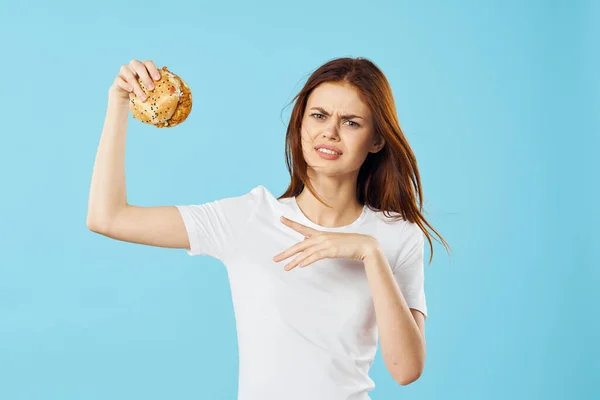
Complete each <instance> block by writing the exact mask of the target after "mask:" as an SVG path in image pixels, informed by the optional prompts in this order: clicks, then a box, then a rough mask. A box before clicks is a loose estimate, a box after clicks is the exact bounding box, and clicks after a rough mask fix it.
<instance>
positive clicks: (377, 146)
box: [371, 135, 385, 153]
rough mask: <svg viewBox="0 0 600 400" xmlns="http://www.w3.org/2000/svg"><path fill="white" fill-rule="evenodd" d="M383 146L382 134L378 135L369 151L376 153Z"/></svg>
mask: <svg viewBox="0 0 600 400" xmlns="http://www.w3.org/2000/svg"><path fill="white" fill-rule="evenodd" d="M383 146H385V139H384V138H383V136H381V135H379V136H378V137H377V139H376V140H375V142H374V143H373V146H372V147H371V152H373V153H378V152H379V151H380V150H381V149H383Z"/></svg>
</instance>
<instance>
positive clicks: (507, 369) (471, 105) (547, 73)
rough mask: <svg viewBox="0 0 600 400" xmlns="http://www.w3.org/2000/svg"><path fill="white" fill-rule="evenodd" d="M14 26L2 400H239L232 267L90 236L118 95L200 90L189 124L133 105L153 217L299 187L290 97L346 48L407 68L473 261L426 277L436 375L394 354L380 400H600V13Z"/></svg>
mask: <svg viewBox="0 0 600 400" xmlns="http://www.w3.org/2000/svg"><path fill="white" fill-rule="evenodd" d="M0 13H1V16H2V24H1V25H0V43H1V44H2V46H1V50H2V63H1V65H0V73H1V75H2V88H1V89H0V93H1V96H0V110H2V113H3V116H4V117H3V121H2V125H1V127H0V132H1V135H0V138H1V142H0V177H1V180H0V183H1V196H0V227H1V229H0V239H1V240H0V398H2V399H6V400H9V399H10V400H22V399H28V400H29V399H43V400H51V399H52V400H53V399H57V400H58V399H60V400H75V399H77V400H79V399H85V400H95V399H98V400H100V399H102V400H106V399H111V400H117V399H118V400H120V399H127V400H130V399H146V400H150V399H166V398H172V399H182V400H183V399H235V398H236V395H237V379H238V371H237V368H238V359H237V341H236V330H235V320H234V314H233V309H232V303H231V298H230V288H229V285H228V281H227V275H226V270H225V268H224V266H223V264H222V263H221V262H220V261H218V260H216V259H212V258H210V257H203V256H200V257H189V256H188V255H187V254H186V253H185V251H184V250H173V249H163V248H153V247H149V246H142V245H136V244H131V243H124V242H118V241H116V240H112V239H108V238H106V237H103V236H101V235H98V234H95V233H93V232H91V231H89V230H88V229H87V227H86V213H87V201H88V194H89V187H90V180H91V175H92V167H93V163H94V159H95V155H96V150H97V146H98V141H99V139H100V134H101V130H102V127H103V123H104V117H105V112H106V105H107V91H108V88H109V86H110V85H111V84H112V81H113V79H114V77H115V76H116V74H117V73H118V71H119V67H120V66H121V64H126V63H128V62H129V61H130V60H131V59H138V60H144V59H150V60H153V61H155V62H156V63H157V64H158V65H159V67H160V66H163V65H166V66H167V67H168V68H169V69H170V70H172V71H173V72H175V73H177V74H179V75H181V77H182V78H183V79H185V80H186V82H187V83H188V84H189V86H190V87H191V89H192V91H193V96H194V97H193V99H194V103H193V109H192V113H191V115H190V117H189V118H188V120H187V121H185V122H184V123H183V124H182V125H180V126H178V127H175V128H173V129H156V128H154V127H151V126H149V125H144V124H142V123H140V122H139V121H137V120H134V119H132V118H131V116H130V119H129V127H128V133H127V135H128V137H127V163H126V172H127V174H126V175H127V189H128V200H129V202H130V203H131V204H135V205H144V206H150V205H175V204H199V203H204V202H208V201H212V200H216V199H219V198H223V197H229V196H235V195H241V194H243V193H245V192H247V191H248V190H249V189H251V188H252V187H254V186H255V185H258V184H261V185H264V186H266V187H268V188H269V189H270V190H271V191H272V192H273V193H274V194H275V195H276V196H278V195H280V194H281V193H282V192H283V190H284V189H285V188H286V187H287V184H288V180H289V176H288V174H287V171H286V168H285V163H284V137H285V129H286V126H287V121H288V119H289V115H290V113H291V106H290V107H287V108H285V106H286V104H287V103H288V102H289V101H290V100H291V99H292V97H293V95H295V94H296V93H297V92H298V90H300V88H301V87H302V84H303V83H304V82H305V81H306V79H307V78H308V76H309V74H310V73H311V72H312V71H313V70H314V69H315V68H316V67H318V66H319V65H321V64H322V63H324V62H326V61H328V60H330V59H332V58H337V57H342V56H350V57H358V56H362V57H366V58H369V59H371V60H372V61H374V62H375V63H376V64H377V65H378V66H379V67H380V68H381V69H382V70H383V72H384V73H385V74H386V76H387V77H388V79H389V81H390V84H391V86H392V90H393V93H394V96H395V101H396V107H397V111H398V115H399V119H400V125H401V127H402V128H403V130H404V133H405V134H406V136H407V138H408V140H409V142H410V144H411V146H412V148H413V149H414V151H415V153H416V156H417V160H418V163H419V168H420V172H421V174H422V180H423V186H424V191H425V211H426V217H427V218H428V219H429V221H430V222H431V223H432V224H433V226H434V227H435V228H436V229H438V230H439V232H440V233H441V234H442V235H443V236H444V238H445V239H446V240H447V241H448V242H449V244H450V245H451V246H452V248H453V251H454V253H453V255H452V256H449V255H448V254H447V253H446V252H445V250H444V248H443V247H442V246H441V245H440V244H439V243H437V242H434V243H435V253H434V260H433V263H432V264H431V265H427V264H426V266H425V268H426V272H425V290H426V294H427V300H428V306H429V318H428V320H427V362H426V366H425V371H424V373H423V375H422V376H421V378H420V379H419V380H417V381H416V382H414V383H413V384H411V385H408V386H399V385H398V384H397V383H396V382H394V380H393V379H392V377H391V376H390V374H389V373H388V372H387V370H386V368H385V366H384V363H383V360H382V358H381V352H380V351H378V353H377V356H376V359H375V362H374V364H373V367H372V368H371V377H372V378H373V380H374V381H375V384H376V388H375V389H374V390H373V391H372V392H371V393H370V395H371V397H372V398H373V399H374V400H384V399H419V400H426V399H436V400H437V399H444V400H447V399H452V400H454V399H460V400H465V399H544V400H548V399H592V398H598V397H597V396H598V386H597V380H595V381H594V379H597V378H598V371H599V365H598V359H599V358H600V352H599V345H598V337H599V336H600V329H599V322H598V316H599V315H598V311H597V307H598V305H599V304H600V296H599V294H598V290H597V287H598V283H599V282H600V274H599V272H598V265H597V264H598V263H597V260H598V257H599V255H600V254H599V251H600V250H599V249H600V245H599V240H598V226H599V222H600V221H599V212H598V207H597V204H598V202H599V201H600V199H599V196H598V192H599V191H598V182H599V179H598V171H599V168H600V165H599V161H598V157H596V154H595V153H596V152H597V151H598V149H599V145H600V140H599V137H598V136H599V130H598V110H599V102H598V99H599V97H598V93H599V89H600V85H599V79H598V71H599V70H600V59H599V57H598V51H597V50H598V48H599V43H598V42H599V40H598V39H599V37H600V29H599V26H600V18H599V14H600V5H599V3H598V2H592V1H589V2H585V1H562V2H560V1H545V2H544V1H528V2H523V1H504V2H499V1H452V2H408V1H370V2H365V1H349V0H343V1H342V0H336V1H328V2H323V1H298V2H283V1H269V2H267V1H262V2H252V3H250V2H244V1H236V2H233V3H232V2H216V1H211V2H207V1H201V2H197V1H178V2H176V3H171V4H169V3H167V2H164V1H162V2H158V1H143V2H140V1H134V2H123V1H114V0H108V1H102V2H66V1H58V2H41V1H37V2H14V1H13V2H11V3H10V4H9V3H7V2H5V3H2V6H1V8H0ZM429 254H430V251H429V247H428V245H426V254H425V259H426V261H427V260H428V259H429ZM594 392H596V393H595V394H594Z"/></svg>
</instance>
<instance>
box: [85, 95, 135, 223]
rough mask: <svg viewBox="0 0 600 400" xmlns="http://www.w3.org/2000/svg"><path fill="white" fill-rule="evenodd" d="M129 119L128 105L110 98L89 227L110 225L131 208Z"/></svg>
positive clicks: (94, 185) (92, 183) (88, 218)
mask: <svg viewBox="0 0 600 400" xmlns="http://www.w3.org/2000/svg"><path fill="white" fill-rule="evenodd" d="M128 117H129V106H128V104H127V102H126V101H124V100H121V99H116V98H112V97H111V96H109V101H108V106H107V111H106V118H105V121H104V127H103V129H102V136H101V137H100V143H99V145H98V151H97V153H96V160H95V163H94V169H93V173H92V182H91V187H90V195H89V199H88V214H87V224H88V226H89V227H98V226H100V225H103V224H106V223H107V222H108V221H110V219H111V218H112V216H114V215H115V214H116V213H117V212H118V211H119V210H121V209H122V208H123V207H125V206H127V191H126V185H125V141H126V131H127V119H128Z"/></svg>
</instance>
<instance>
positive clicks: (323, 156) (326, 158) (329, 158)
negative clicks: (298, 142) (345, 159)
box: [315, 149, 341, 160]
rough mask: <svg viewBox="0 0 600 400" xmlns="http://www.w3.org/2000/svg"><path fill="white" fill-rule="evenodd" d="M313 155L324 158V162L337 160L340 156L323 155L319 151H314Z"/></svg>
mask: <svg viewBox="0 0 600 400" xmlns="http://www.w3.org/2000/svg"><path fill="white" fill-rule="evenodd" d="M315 153H317V154H318V155H319V157H321V158H324V159H325V160H337V159H338V158H340V157H341V154H340V155H338V154H327V153H323V152H320V151H319V150H316V149H315Z"/></svg>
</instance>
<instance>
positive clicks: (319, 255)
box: [298, 249, 327, 268]
mask: <svg viewBox="0 0 600 400" xmlns="http://www.w3.org/2000/svg"><path fill="white" fill-rule="evenodd" d="M323 258H327V250H326V249H322V250H318V251H315V252H314V253H312V254H310V255H308V256H307V257H305V258H304V259H302V260H300V261H299V262H298V266H299V267H300V268H304V267H306V266H308V265H310V264H312V263H314V262H315V261H318V260H321V259H323Z"/></svg>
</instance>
